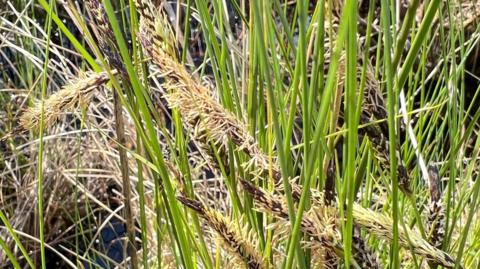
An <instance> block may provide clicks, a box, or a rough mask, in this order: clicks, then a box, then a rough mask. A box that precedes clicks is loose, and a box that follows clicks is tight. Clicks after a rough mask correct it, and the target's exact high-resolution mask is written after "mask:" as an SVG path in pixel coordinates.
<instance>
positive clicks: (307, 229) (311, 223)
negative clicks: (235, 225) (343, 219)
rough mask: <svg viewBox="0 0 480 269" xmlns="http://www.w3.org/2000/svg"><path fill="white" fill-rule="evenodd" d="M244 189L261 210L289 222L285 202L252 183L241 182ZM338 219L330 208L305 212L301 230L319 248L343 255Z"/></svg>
mask: <svg viewBox="0 0 480 269" xmlns="http://www.w3.org/2000/svg"><path fill="white" fill-rule="evenodd" d="M241 183H242V187H243V189H244V190H245V191H246V192H248V193H250V194H251V195H252V197H253V199H254V200H255V201H256V202H257V205H258V206H260V209H261V210H262V211H264V212H266V213H270V214H272V215H274V216H275V217H277V218H280V219H284V220H288V211H287V208H286V205H285V202H283V200H282V199H281V198H279V197H277V196H275V195H272V194H269V193H267V192H265V191H264V190H262V189H261V188H259V187H257V186H255V185H253V184H252V183H250V182H248V181H246V180H241ZM335 227H336V218H334V217H332V212H331V211H330V209H329V208H327V207H323V208H321V210H320V211H319V212H310V211H309V212H305V214H304V215H303V218H302V221H301V229H302V231H303V232H304V233H306V234H307V235H308V236H309V237H310V239H311V241H313V242H316V243H314V244H315V245H316V246H317V247H318V248H323V247H326V248H328V249H330V250H332V251H334V252H335V253H337V254H339V253H343V248H342V246H341V245H340V244H339V243H338V240H337V239H338V238H340V234H339V233H338V231H337V230H336V229H335Z"/></svg>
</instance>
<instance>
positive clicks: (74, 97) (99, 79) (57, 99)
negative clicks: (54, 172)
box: [19, 72, 116, 131]
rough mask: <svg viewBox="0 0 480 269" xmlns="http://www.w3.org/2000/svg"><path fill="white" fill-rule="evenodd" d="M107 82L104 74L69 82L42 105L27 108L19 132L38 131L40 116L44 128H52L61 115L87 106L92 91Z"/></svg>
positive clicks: (85, 75) (82, 77)
mask: <svg viewBox="0 0 480 269" xmlns="http://www.w3.org/2000/svg"><path fill="white" fill-rule="evenodd" d="M114 73H116V72H114ZM108 81H109V77H108V74H107V73H106V72H101V73H93V72H87V73H85V74H82V75H80V76H79V77H78V78H75V79H73V80H70V82H69V83H68V84H67V85H65V86H64V87H63V88H62V89H61V90H60V91H58V92H56V93H54V94H52V95H51V96H50V97H48V98H47V99H46V100H45V101H44V102H43V104H42V102H41V101H39V102H37V103H36V104H35V105H34V106H32V107H30V108H28V109H27V110H26V111H25V112H24V113H23V114H22V115H21V117H20V127H21V129H20V130H19V131H27V130H32V131H38V129H39V126H40V120H41V117H42V116H43V121H44V124H45V127H46V128H48V127H50V126H52V125H53V123H55V121H56V120H57V119H58V117H59V116H60V115H61V114H62V113H65V112H67V111H71V110H73V109H74V108H76V107H77V106H79V105H87V104H88V103H89V102H90V98H91V97H92V94H93V91H94V90H95V89H96V88H97V87H99V86H101V85H103V84H105V83H106V82H108ZM42 110H43V111H42ZM42 112H43V113H42Z"/></svg>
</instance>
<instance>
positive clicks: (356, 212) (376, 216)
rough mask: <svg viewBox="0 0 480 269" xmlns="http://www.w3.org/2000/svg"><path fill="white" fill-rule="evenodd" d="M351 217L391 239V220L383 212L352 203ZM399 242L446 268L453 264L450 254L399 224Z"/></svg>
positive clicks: (360, 225)
mask: <svg viewBox="0 0 480 269" xmlns="http://www.w3.org/2000/svg"><path fill="white" fill-rule="evenodd" d="M353 219H354V222H355V223H356V224H357V225H358V226H359V227H362V228H364V229H365V230H367V231H368V232H370V233H372V234H375V235H377V236H380V237H382V238H384V239H387V240H388V241H391V240H392V236H393V233H392V231H393V221H392V219H391V218H390V217H388V216H386V215H385V214H380V213H377V212H375V211H372V210H370V209H366V208H363V207H362V206H360V205H358V204H354V206H353ZM399 243H400V245H402V246H403V247H405V248H411V249H412V250H413V252H414V253H416V254H418V255H420V256H422V257H424V258H425V259H426V260H427V261H428V262H431V263H433V264H438V265H442V266H444V267H447V268H453V267H454V266H455V260H454V259H453V258H452V257H450V255H448V254H447V253H445V252H443V251H441V250H439V249H437V248H435V247H434V246H432V245H431V244H430V243H428V242H427V241H426V240H424V239H423V238H422V237H421V235H420V234H418V233H417V232H415V231H413V230H411V229H409V228H405V227H403V226H399Z"/></svg>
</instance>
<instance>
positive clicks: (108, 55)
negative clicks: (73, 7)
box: [85, 0, 128, 78]
mask: <svg viewBox="0 0 480 269" xmlns="http://www.w3.org/2000/svg"><path fill="white" fill-rule="evenodd" d="M85 3H86V4H87V7H88V11H89V12H90V14H91V15H92V19H93V20H92V23H91V26H92V28H93V29H98V32H95V33H96V37H97V40H98V45H99V48H100V51H101V52H102V53H103V56H104V57H105V60H106V61H107V63H108V64H109V65H111V66H112V67H113V68H115V69H117V70H118V71H119V73H120V75H122V77H124V78H127V77H128V73H127V69H126V68H125V65H124V64H123V62H122V58H121V57H120V55H119V54H118V51H120V50H119V49H118V46H117V42H116V39H115V35H114V33H113V31H112V28H111V27H110V23H109V22H108V17H107V14H106V13H105V9H104V7H103V5H102V4H100V2H99V1H98V0H87V1H86V2H85ZM93 22H94V23H93Z"/></svg>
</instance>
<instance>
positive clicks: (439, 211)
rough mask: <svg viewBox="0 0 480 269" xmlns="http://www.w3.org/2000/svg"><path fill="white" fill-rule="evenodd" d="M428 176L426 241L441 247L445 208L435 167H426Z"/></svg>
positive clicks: (443, 234) (443, 233)
mask: <svg viewBox="0 0 480 269" xmlns="http://www.w3.org/2000/svg"><path fill="white" fill-rule="evenodd" d="M428 177H429V181H430V184H429V187H430V200H429V202H428V206H427V207H428V212H427V214H428V222H427V228H428V241H429V242H430V243H432V244H433V245H434V246H435V247H437V248H441V247H442V242H443V238H444V236H445V209H444V208H443V205H442V201H441V196H442V189H441V185H440V183H441V182H440V178H439V175H438V170H437V168H436V167H434V166H429V167H428Z"/></svg>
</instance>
